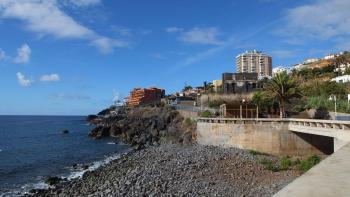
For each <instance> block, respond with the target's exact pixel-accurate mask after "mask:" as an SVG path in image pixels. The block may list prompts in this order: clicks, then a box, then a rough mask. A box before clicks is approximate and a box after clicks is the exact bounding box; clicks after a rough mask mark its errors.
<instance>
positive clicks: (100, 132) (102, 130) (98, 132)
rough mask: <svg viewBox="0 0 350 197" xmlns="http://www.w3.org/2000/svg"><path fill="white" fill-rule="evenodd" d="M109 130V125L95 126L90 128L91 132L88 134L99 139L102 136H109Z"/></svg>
mask: <svg viewBox="0 0 350 197" xmlns="http://www.w3.org/2000/svg"><path fill="white" fill-rule="evenodd" d="M109 131H110V127H105V126H97V127H95V128H94V129H92V130H91V132H90V133H89V136H90V137H93V138H95V139H100V138H102V137H107V136H110V133H109Z"/></svg>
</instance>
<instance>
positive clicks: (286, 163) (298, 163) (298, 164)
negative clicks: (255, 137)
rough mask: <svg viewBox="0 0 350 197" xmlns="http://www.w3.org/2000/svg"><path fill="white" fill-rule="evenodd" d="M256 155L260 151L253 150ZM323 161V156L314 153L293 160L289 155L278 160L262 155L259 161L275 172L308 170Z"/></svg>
mask: <svg viewBox="0 0 350 197" xmlns="http://www.w3.org/2000/svg"><path fill="white" fill-rule="evenodd" d="M252 154H254V155H258V154H260V153H259V152H257V153H255V152H252ZM320 161H321V158H320V157H319V156H317V155H312V156H309V157H307V158H306V159H303V160H300V159H296V160H292V159H290V158H289V157H287V156H283V157H281V158H280V159H279V160H278V161H276V162H274V161H273V160H271V159H268V158H267V157H261V158H260V159H259V163H260V164H261V165H263V166H264V167H265V169H266V170H271V171H273V172H278V171H281V170H289V169H298V170H300V171H301V172H306V171H308V170H309V169H311V168H312V167H313V166H315V165H317V164H318V163H319V162H320Z"/></svg>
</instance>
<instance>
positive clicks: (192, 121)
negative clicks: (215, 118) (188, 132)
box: [184, 118, 196, 126]
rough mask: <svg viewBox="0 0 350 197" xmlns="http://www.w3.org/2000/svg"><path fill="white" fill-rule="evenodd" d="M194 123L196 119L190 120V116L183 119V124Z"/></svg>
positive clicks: (189, 124)
mask: <svg viewBox="0 0 350 197" xmlns="http://www.w3.org/2000/svg"><path fill="white" fill-rule="evenodd" d="M194 123H196V121H195V120H192V119H191V118H185V120H184V124H185V126H191V125H192V124H194Z"/></svg>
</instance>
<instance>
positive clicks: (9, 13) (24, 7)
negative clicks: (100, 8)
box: [0, 0, 128, 52]
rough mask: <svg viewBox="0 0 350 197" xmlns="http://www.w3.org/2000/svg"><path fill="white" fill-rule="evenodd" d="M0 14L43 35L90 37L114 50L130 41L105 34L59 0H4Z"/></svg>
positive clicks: (106, 48) (102, 48) (98, 43)
mask: <svg viewBox="0 0 350 197" xmlns="http://www.w3.org/2000/svg"><path fill="white" fill-rule="evenodd" d="M84 2H85V4H84ZM88 2H90V3H92V2H93V1H75V3H78V4H79V3H80V4H81V5H88ZM0 17H2V18H14V19H19V20H21V21H23V22H24V25H25V28H26V29H28V30H29V31H32V32H35V33H39V34H40V35H50V36H54V37H55V38H61V39H83V40H87V41H89V42H90V44H91V45H93V46H95V47H97V48H98V49H100V51H108V52H110V51H112V49H113V48H114V47H125V46H127V45H128V43H127V42H123V41H119V40H115V39H111V38H107V37H104V36H101V35H99V34H97V33H96V32H94V31H93V30H91V29H89V28H87V27H85V26H83V25H82V24H80V23H78V22H77V21H75V20H74V19H73V18H72V17H70V16H68V15H67V14H66V13H64V12H63V11H62V10H61V9H60V6H59V5H58V3H57V1H56V0H1V1H0ZM101 40H109V41H110V42H109V43H110V44H106V43H102V44H101ZM116 43H118V44H116Z"/></svg>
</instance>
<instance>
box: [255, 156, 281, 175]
mask: <svg viewBox="0 0 350 197" xmlns="http://www.w3.org/2000/svg"><path fill="white" fill-rule="evenodd" d="M259 163H260V164H262V165H263V166H265V169H266V170H271V171H273V172H278V171H279V168H278V166H275V165H274V164H273V162H272V160H270V159H267V158H265V157H264V158H262V159H260V161H259Z"/></svg>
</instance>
